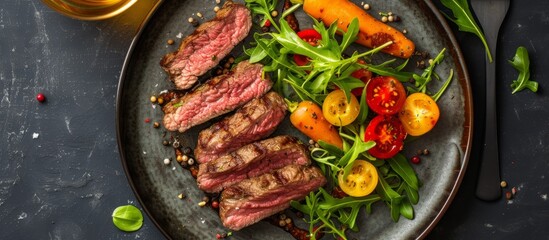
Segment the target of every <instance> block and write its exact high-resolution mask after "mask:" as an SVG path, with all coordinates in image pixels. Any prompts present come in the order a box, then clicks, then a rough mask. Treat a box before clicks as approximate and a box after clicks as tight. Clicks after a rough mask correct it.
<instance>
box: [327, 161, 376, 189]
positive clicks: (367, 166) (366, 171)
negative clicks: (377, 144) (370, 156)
mask: <svg viewBox="0 0 549 240" xmlns="http://www.w3.org/2000/svg"><path fill="white" fill-rule="evenodd" d="M378 178H379V176H378V174H377V170H376V167H374V165H373V164H371V163H370V162H368V161H364V160H355V161H354V162H353V167H352V169H351V172H350V173H349V174H348V175H347V177H346V178H345V179H344V178H343V172H340V173H339V174H338V176H337V182H338V184H339V187H340V188H341V190H343V192H345V193H347V194H348V195H349V196H353V197H364V196H366V195H368V194H370V193H372V192H373V191H374V189H375V188H376V186H377V182H378V180H379V179H378Z"/></svg>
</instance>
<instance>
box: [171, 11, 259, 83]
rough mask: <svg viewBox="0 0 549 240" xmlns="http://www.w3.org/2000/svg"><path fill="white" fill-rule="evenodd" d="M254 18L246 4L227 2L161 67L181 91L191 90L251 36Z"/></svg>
mask: <svg viewBox="0 0 549 240" xmlns="http://www.w3.org/2000/svg"><path fill="white" fill-rule="evenodd" d="M251 27H252V16H251V13H250V11H249V10H248V8H246V6H244V5H242V4H238V3H233V2H232V1H227V2H225V4H224V5H223V8H221V9H220V10H219V11H218V12H217V13H216V16H215V18H214V19H212V20H210V21H208V22H205V23H203V24H202V25H200V26H199V27H198V28H197V29H196V30H195V31H194V32H193V33H192V34H191V35H189V36H188V37H187V38H185V39H184V40H183V41H182V42H181V45H180V46H179V49H178V50H177V51H176V52H173V53H169V54H167V55H166V56H164V58H162V60H161V61H160V66H162V68H163V69H164V70H165V71H166V72H167V73H168V74H169V76H170V79H171V80H172V81H173V82H174V83H175V86H176V88H178V89H188V88H190V87H191V86H192V85H193V84H194V83H195V82H196V81H197V80H198V77H199V76H201V75H202V74H204V73H206V72H207V71H208V70H209V69H211V68H213V67H214V66H216V65H217V64H218V63H219V61H220V60H221V59H222V58H224V57H225V56H227V55H228V54H229V52H230V51H231V50H232V49H233V48H234V47H235V46H236V45H237V44H238V43H239V42H240V41H242V40H243V39H244V38H245V37H246V36H247V35H248V33H249V32H250V28H251Z"/></svg>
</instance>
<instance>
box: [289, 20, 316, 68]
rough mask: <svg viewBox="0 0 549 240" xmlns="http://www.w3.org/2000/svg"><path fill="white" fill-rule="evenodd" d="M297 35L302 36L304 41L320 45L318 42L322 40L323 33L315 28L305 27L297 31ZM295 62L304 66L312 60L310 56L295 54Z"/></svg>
mask: <svg viewBox="0 0 549 240" xmlns="http://www.w3.org/2000/svg"><path fill="white" fill-rule="evenodd" d="M297 36H298V37H299V38H301V39H302V40H303V41H305V42H307V43H309V44H311V46H315V47H316V46H318V42H319V41H320V40H322V35H320V33H318V32H317V31H316V30H314V29H304V30H301V31H299V32H298V33H297ZM294 62H295V64H296V65H297V66H304V65H307V64H308V63H309V62H310V60H309V58H308V57H306V56H303V55H299V54H294Z"/></svg>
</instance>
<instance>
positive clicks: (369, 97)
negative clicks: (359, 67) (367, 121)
mask: <svg viewBox="0 0 549 240" xmlns="http://www.w3.org/2000/svg"><path fill="white" fill-rule="evenodd" d="M366 101H367V103H368V107H370V108H371V109H372V110H373V111H374V112H376V113H377V114H386V115H392V114H395V113H397V112H398V111H399V110H400V108H402V105H404V101H406V90H404V86H403V85H402V83H400V82H399V81H398V80H396V79H395V78H393V77H387V76H378V77H375V78H372V80H371V81H370V83H368V86H367V87H366Z"/></svg>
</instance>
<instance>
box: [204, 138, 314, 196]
mask: <svg viewBox="0 0 549 240" xmlns="http://www.w3.org/2000/svg"><path fill="white" fill-rule="evenodd" d="M308 155H309V154H308V151H307V149H306V148H305V146H304V145H303V144H301V143H299V142H298V141H297V139H296V138H294V137H290V136H278V137H274V138H270V139H266V140H263V141H260V142H255V143H251V144H248V145H246V146H244V147H242V148H240V149H238V150H236V151H234V152H231V153H227V154H225V155H223V156H221V157H219V158H217V159H214V160H212V161H210V162H207V163H202V164H200V166H199V170H198V177H197V179H196V181H197V183H198V187H199V188H200V189H202V190H204V191H206V192H219V191H221V190H223V188H226V187H228V186H231V185H233V184H235V183H237V182H240V181H242V180H244V179H246V178H251V177H255V176H259V175H261V174H263V173H266V172H269V171H272V170H275V169H278V168H282V167H284V166H286V165H290V164H296V165H309V164H310V163H311V161H310V160H309V156H308Z"/></svg>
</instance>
